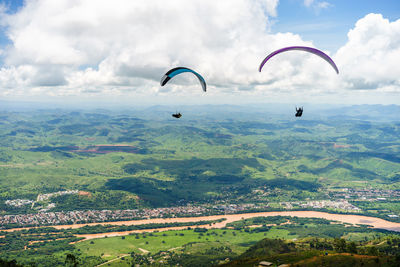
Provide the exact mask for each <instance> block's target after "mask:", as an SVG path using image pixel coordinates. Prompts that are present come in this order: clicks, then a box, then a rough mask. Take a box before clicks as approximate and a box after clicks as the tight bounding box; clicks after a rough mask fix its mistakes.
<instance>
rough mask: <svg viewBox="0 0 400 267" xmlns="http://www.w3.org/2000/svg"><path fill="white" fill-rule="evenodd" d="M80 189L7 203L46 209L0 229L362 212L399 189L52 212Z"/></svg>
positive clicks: (1, 221) (12, 218)
mask: <svg viewBox="0 0 400 267" xmlns="http://www.w3.org/2000/svg"><path fill="white" fill-rule="evenodd" d="M80 192H81V191H78V190H66V191H58V192H54V193H49V194H39V195H38V197H37V200H36V201H33V200H29V199H14V200H6V201H5V204H6V205H9V206H14V207H21V206H23V205H32V208H33V207H34V205H35V203H37V202H39V201H40V202H41V203H42V204H43V202H45V203H46V201H47V206H46V207H45V208H41V209H40V210H39V211H38V212H37V213H30V214H12V215H2V216H0V228H9V227H20V226H22V227H23V226H25V227H26V226H44V225H60V224H76V223H91V222H107V221H122V220H138V219H148V218H174V217H188V216H207V215H217V214H234V213H244V212H254V211H272V210H302V209H303V210H304V209H308V210H310V209H311V210H322V209H325V210H329V211H333V212H345V213H362V212H363V210H362V209H361V208H359V207H357V206H356V205H355V204H354V203H355V202H354V201H352V202H349V201H351V200H363V201H372V202H374V201H381V202H382V201H385V200H387V199H391V200H394V199H398V198H399V197H400V190H379V189H349V188H340V189H335V190H329V191H328V193H327V194H328V195H329V196H330V197H331V198H332V199H325V200H306V201H291V202H277V203H274V202H258V203H256V204H253V203H243V204H237V203H227V202H225V203H223V204H193V203H192V204H188V205H184V206H176V207H167V208H154V209H151V208H143V209H130V210H83V211H81V210H79V211H60V212H51V211H49V210H50V209H51V208H54V207H55V203H50V202H49V201H50V200H51V198H52V197H55V196H60V195H64V194H79V193H80ZM257 192H258V193H259V194H261V195H264V194H268V192H265V191H263V190H257ZM387 217H389V218H391V219H395V218H399V215H398V214H387Z"/></svg>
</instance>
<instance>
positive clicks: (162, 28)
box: [0, 0, 400, 100]
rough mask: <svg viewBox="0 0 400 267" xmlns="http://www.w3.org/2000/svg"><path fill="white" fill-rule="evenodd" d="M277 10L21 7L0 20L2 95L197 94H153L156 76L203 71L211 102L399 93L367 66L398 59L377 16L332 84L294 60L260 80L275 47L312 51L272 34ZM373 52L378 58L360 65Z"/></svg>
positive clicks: (323, 69) (260, 3) (49, 1)
mask: <svg viewBox="0 0 400 267" xmlns="http://www.w3.org/2000/svg"><path fill="white" fill-rule="evenodd" d="M309 2H310V5H315V4H316V2H315V1H309ZM320 3H323V2H320ZM277 5H278V0H218V1H215V0H201V1H200V0H193V1H185V0H170V1H168V3H166V2H165V1H164V0H151V1H150V0H137V1H131V0H114V1H112V2H111V1H108V0H96V1H94V0H79V1H78V0H58V1H54V0H27V1H26V2H25V6H24V7H23V8H22V9H20V10H19V11H18V12H17V13H15V14H12V15H5V16H3V17H2V21H1V23H2V24H3V25H6V26H7V34H8V37H9V38H10V40H11V42H12V45H10V46H9V47H6V48H3V54H2V56H3V57H4V60H5V64H4V66H3V67H2V68H1V69H0V83H1V84H2V87H0V96H1V95H3V96H10V95H15V96H18V95H26V96H30V95H44V96H46V95H48V96H79V97H82V96H87V95H98V96H103V97H104V98H107V97H115V96H118V97H122V98H126V96H130V95H132V94H136V95H140V96H147V97H149V96H156V95H158V96H160V95H161V96H163V95H166V94H167V93H170V92H174V94H177V95H179V94H180V95H184V94H190V95H192V96H196V95H200V94H202V92H201V89H200V85H199V84H198V81H197V80H196V78H195V77H192V76H191V75H181V76H180V77H176V78H174V80H173V81H171V82H170V83H169V84H168V85H167V86H166V87H163V88H160V85H159V80H160V78H161V77H162V75H163V74H164V73H165V72H166V71H167V70H168V69H169V68H172V67H175V66H186V67H190V68H193V69H195V70H196V71H198V72H199V73H201V74H202V75H203V76H204V77H205V78H206V80H207V83H208V88H209V92H207V95H211V96H217V95H224V94H237V95H239V96H242V95H244V96H246V95H247V96H254V97H259V96H265V95H268V96H270V95H275V96H276V99H278V100H279V98H282V96H285V97H286V96H292V98H293V99H297V98H298V97H301V95H304V92H312V95H321V94H334V93H335V92H336V91H337V88H338V87H340V88H345V87H346V86H347V87H349V88H358V87H360V84H364V85H368V84H370V87H372V86H378V88H379V90H383V91H387V92H393V91H396V90H397V89H396V86H397V85H398V81H399V80H398V78H396V77H400V75H399V73H398V71H397V70H395V69H391V67H392V65H393V64H394V63H390V67H386V66H385V67H384V69H383V70H375V72H374V74H373V75H372V74H371V75H370V72H371V70H370V68H369V67H368V65H369V64H367V63H366V62H368V60H369V59H370V60H371V61H370V62H372V64H370V65H371V66H374V64H375V63H379V64H382V62H381V61H384V60H389V61H390V62H392V58H398V57H397V55H398V50H396V48H397V47H399V45H398V44H399V43H398V41H396V40H397V39H398V36H399V33H398V31H397V30H396V29H397V28H398V26H395V25H398V22H392V23H389V22H388V21H387V20H384V19H383V18H382V17H380V19H375V20H374V22H369V23H367V22H364V21H369V20H370V16H367V17H365V18H363V19H361V20H360V21H359V22H358V23H357V25H356V27H355V28H354V29H353V30H352V31H350V33H349V42H348V44H346V46H344V47H342V48H341V49H340V50H339V51H338V53H337V54H336V55H335V57H334V59H335V60H337V63H338V65H339V69H340V71H341V73H340V75H339V76H337V75H336V74H335V73H334V71H333V70H332V69H331V67H330V66H329V65H328V64H326V63H325V62H324V61H323V60H321V59H320V58H318V57H315V56H313V55H308V54H304V53H303V54H301V56H299V54H296V53H294V52H293V53H290V52H289V53H287V54H282V55H280V56H279V60H277V59H272V60H271V62H270V64H269V65H268V66H266V67H265V68H264V69H263V71H262V73H258V71H257V68H258V65H259V64H260V62H261V60H262V59H263V58H264V57H265V56H266V55H267V54H268V53H270V52H272V51H273V50H274V49H277V48H280V47H283V46H289V45H310V46H313V44H312V43H311V42H306V41H304V40H302V38H301V37H300V36H299V35H295V34H292V33H278V34H272V33H271V32H270V31H269V27H270V22H269V17H271V16H276V15H277V13H276V8H277ZM365 24H367V25H365ZM374 25H375V26H374ZM388 25H389V26H388ZM374 29H375V32H376V33H375V34H373V32H374V31H373V30H374ZM363 31H367V33H365V34H370V36H369V38H372V39H373V40H374V41H371V42H369V41H368V42H367V43H368V46H369V49H367V51H366V52H362V51H364V50H363V49H364V48H363V47H362V45H363V42H365V41H366V40H367V39H368V38H364V37H362V35H363V33H362V32H363ZM378 36H380V37H378ZM363 38H364V39H363ZM361 39H362V40H361ZM368 40H369V39H368ZM387 43H388V44H387ZM385 44H387V45H386V46H385ZM383 48H385V49H383ZM354 49H356V50H357V52H356V53H354V52H352V51H353V50H354ZM371 49H372V50H373V51H376V52H375V53H371V54H369V56H368V57H365V53H367V54H368V53H369V51H371ZM382 49H383V50H382ZM325 52H326V51H325ZM299 53H301V52H299ZM327 53H328V52H327ZM363 53H364V54H363ZM371 56H372V57H371ZM357 60H358V61H362V62H363V64H362V65H363V66H360V65H358V64H356V63H355V62H357ZM393 62H394V61H393ZM397 62H398V60H397ZM305 70H307V71H305ZM308 70H315V71H308ZM354 70H356V71H354ZM364 75H368V78H365V76H364ZM396 75H397V76H396ZM374 77H375V78H374ZM388 77H389V79H388ZM182 85H183V86H182Z"/></svg>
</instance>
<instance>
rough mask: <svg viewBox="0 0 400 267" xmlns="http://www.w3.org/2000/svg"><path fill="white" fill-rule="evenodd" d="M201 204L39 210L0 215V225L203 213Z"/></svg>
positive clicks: (84, 221) (65, 222) (68, 222)
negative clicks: (116, 208)
mask: <svg viewBox="0 0 400 267" xmlns="http://www.w3.org/2000/svg"><path fill="white" fill-rule="evenodd" d="M206 211H207V208H205V207H202V206H196V207H195V206H182V207H171V208H158V209H143V210H138V209H133V210H85V211H66V212H39V213H36V214H17V215H3V216H0V227H1V226H4V225H10V224H13V225H18V226H28V225H57V224H73V223H88V222H104V221H120V220H132V219H138V218H165V217H180V216H185V215H186V216H187V215H189V216H194V215H201V214H205V213H206Z"/></svg>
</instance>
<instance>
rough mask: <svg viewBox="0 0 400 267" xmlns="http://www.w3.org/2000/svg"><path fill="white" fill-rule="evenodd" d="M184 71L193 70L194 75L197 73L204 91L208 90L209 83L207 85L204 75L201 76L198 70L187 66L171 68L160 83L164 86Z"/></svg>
mask: <svg viewBox="0 0 400 267" xmlns="http://www.w3.org/2000/svg"><path fill="white" fill-rule="evenodd" d="M184 72H191V73H193V74H194V75H196V77H197V78H198V79H199V81H200V84H201V87H202V88H203V91H204V92H205V91H206V90H207V85H206V81H205V80H204V78H203V76H201V75H200V74H198V73H197V72H195V71H194V70H191V69H189V68H185V67H177V68H173V69H170V70H169V71H168V72H167V73H165V74H164V76H163V77H162V78H161V81H160V84H161V86H164V85H165V84H166V83H167V82H168V81H169V80H171V79H172V78H173V77H175V76H176V75H178V74H181V73H184Z"/></svg>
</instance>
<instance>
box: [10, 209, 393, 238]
mask: <svg viewBox="0 0 400 267" xmlns="http://www.w3.org/2000/svg"><path fill="white" fill-rule="evenodd" d="M279 215H280V216H297V217H302V218H322V219H327V220H332V221H339V222H343V223H350V224H367V225H370V226H372V227H374V228H378V229H386V230H391V231H397V232H400V223H395V222H390V221H386V220H383V219H380V218H375V217H368V216H363V215H344V214H331V213H327V212H319V211H276V212H257V213H243V214H227V215H213V216H201V217H185V218H166V219H163V218H155V219H144V220H132V221H118V222H104V223H103V222H102V223H87V224H71V225H55V226H52V227H54V228H56V229H68V228H80V227H83V226H86V225H89V226H93V225H107V224H108V225H141V224H149V223H174V222H180V223H183V222H198V221H210V220H218V219H222V218H225V219H226V220H224V221H222V222H219V223H215V224H213V225H211V226H210V225H208V224H207V225H202V226H198V227H206V228H222V227H225V226H226V224H227V223H230V222H234V221H239V220H242V219H249V218H253V217H260V216H264V217H268V216H279ZM185 228H187V226H180V227H166V228H158V229H143V230H133V231H124V232H110V233H99V234H87V235H85V234H83V235H76V236H79V237H85V238H86V239H92V238H101V237H105V236H108V237H111V236H122V235H128V234H130V233H142V232H154V231H168V230H180V229H185ZM20 229H26V228H16V229H9V230H4V231H15V230H20Z"/></svg>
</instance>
